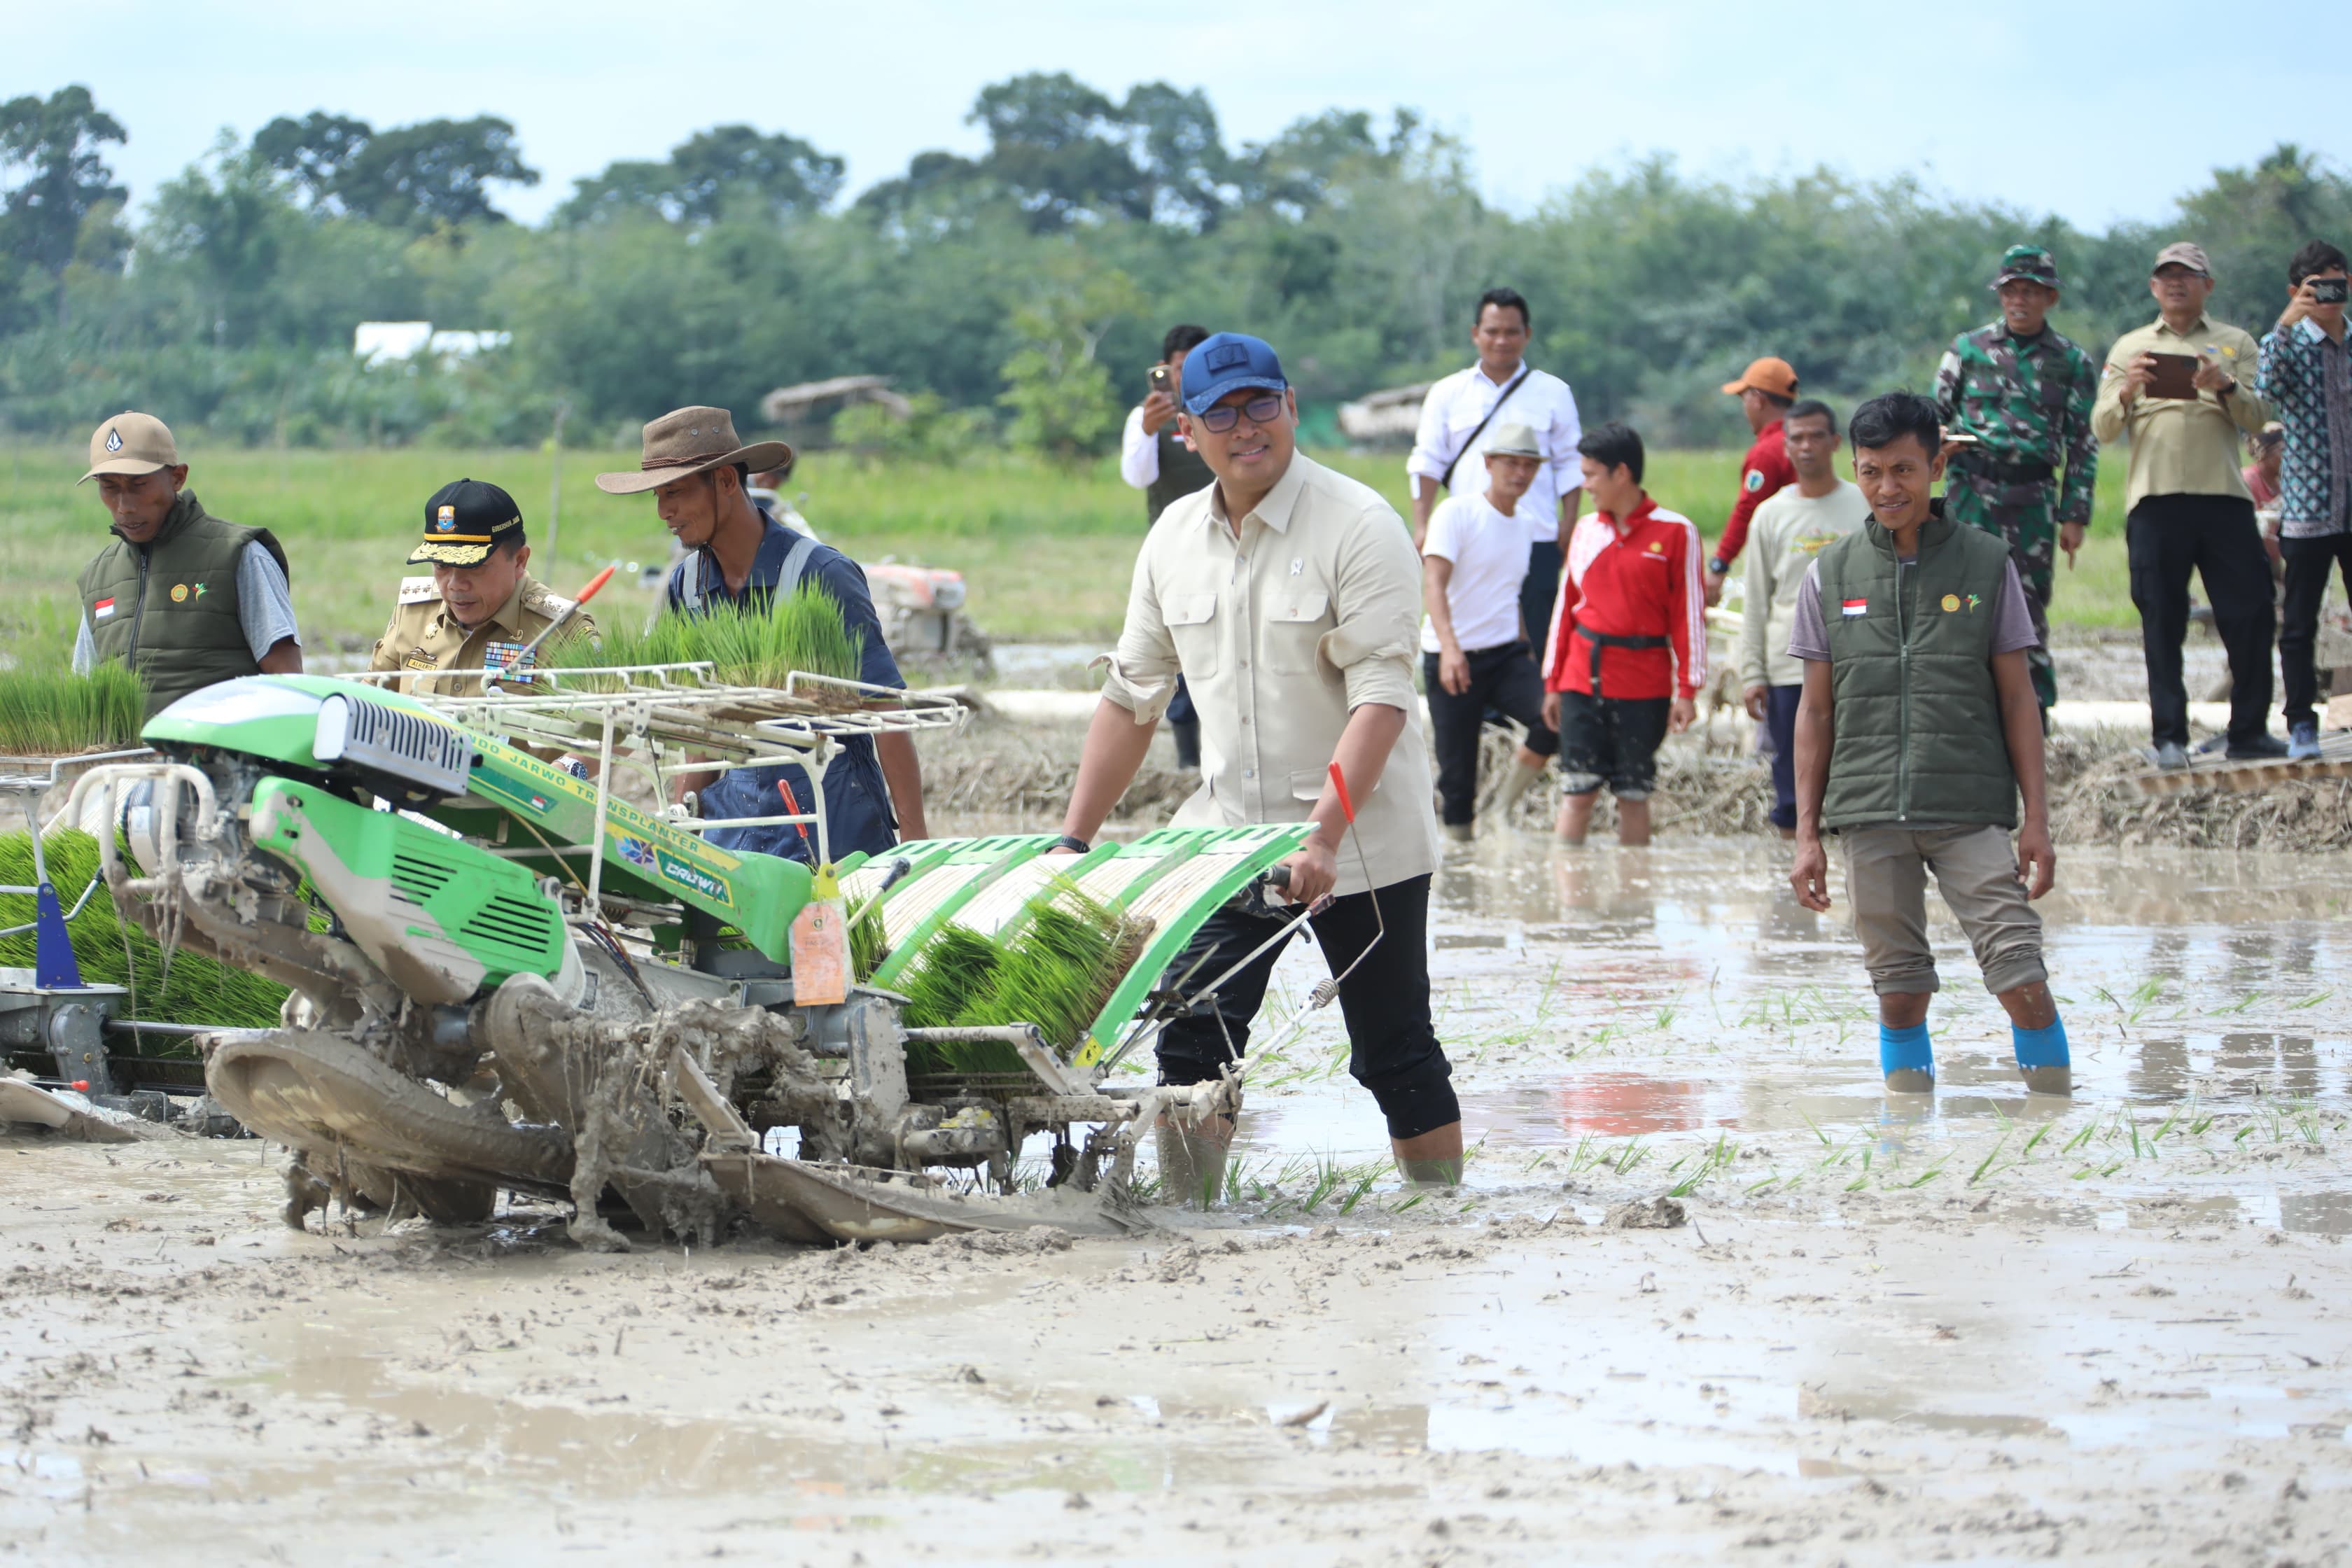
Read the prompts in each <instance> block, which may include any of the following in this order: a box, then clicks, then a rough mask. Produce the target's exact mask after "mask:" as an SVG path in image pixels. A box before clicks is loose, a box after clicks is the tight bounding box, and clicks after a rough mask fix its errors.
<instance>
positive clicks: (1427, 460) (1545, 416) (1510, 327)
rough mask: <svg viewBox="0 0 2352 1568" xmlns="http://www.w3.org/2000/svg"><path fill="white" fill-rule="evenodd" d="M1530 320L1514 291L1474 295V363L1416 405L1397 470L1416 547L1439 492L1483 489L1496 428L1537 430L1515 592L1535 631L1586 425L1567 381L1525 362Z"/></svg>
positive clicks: (1564, 544)
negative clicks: (1540, 459) (1535, 466)
mask: <svg viewBox="0 0 2352 1568" xmlns="http://www.w3.org/2000/svg"><path fill="white" fill-rule="evenodd" d="M1529 320H1530V318H1529V317H1528V302H1527V300H1525V299H1523V298H1522V297H1521V296H1520V294H1519V292H1518V290H1517V289H1487V290H1486V293H1484V294H1482V295H1480V296H1479V297H1478V310H1477V313H1476V315H1475V317H1474V318H1473V321H1472V326H1471V331H1470V342H1471V345H1472V346H1473V347H1474V348H1475V349H1476V350H1477V351H1478V363H1476V364H1474V365H1472V366H1471V367H1470V368H1469V369H1468V370H1464V371H1456V372H1455V373H1454V374H1452V375H1449V376H1447V377H1446V378H1445V379H1444V380H1443V381H1441V382H1438V383H1437V384H1435V385H1433V386H1432V387H1431V388H1430V389H1429V395H1428V396H1427V397H1426V398H1424V399H1423V401H1422V405H1421V432H1420V434H1419V435H1417V436H1416V437H1414V438H1413V443H1412V457H1410V458H1406V459H1405V465H1404V467H1405V473H1406V475H1407V476H1408V477H1409V479H1410V480H1411V482H1412V542H1413V543H1414V544H1415V545H1416V546H1418V545H1419V544H1420V543H1421V542H1422V540H1423V536H1424V535H1426V533H1427V532H1428V531H1429V516H1430V513H1431V512H1432V511H1433V510H1435V508H1436V506H1437V492H1438V491H1439V490H1440V489H1452V490H1454V492H1455V493H1457V494H1459V493H1460V492H1461V491H1463V490H1465V489H1480V490H1483V489H1486V465H1485V464H1484V463H1481V462H1480V461H1479V460H1478V458H1479V457H1480V456H1481V455H1482V454H1483V453H1485V452H1486V450H1487V449H1488V444H1489V442H1490V440H1491V438H1492V437H1493V436H1494V433H1495V426H1497V425H1499V424H1501V423H1503V422H1504V421H1506V420H1508V421H1510V422H1511V423H1513V424H1517V425H1525V426H1528V428H1529V429H1531V430H1533V431H1534V432H1535V433H1536V439H1537V440H1538V441H1539V442H1541V443H1542V445H1543V449H1544V450H1545V452H1547V453H1548V454H1549V457H1548V458H1547V459H1546V460H1545V462H1544V465H1543V468H1542V469H1541V470H1540V471H1539V472H1538V474H1537V475H1536V480H1535V483H1534V484H1532V485H1530V486H1528V493H1527V494H1526V496H1525V497H1523V498H1522V499H1521V500H1520V502H1519V506H1518V510H1517V515H1518V516H1519V517H1520V518H1521V519H1522V520H1523V521H1525V523H1526V526H1527V531H1528V543H1529V544H1530V545H1531V546H1532V547H1533V548H1532V549H1531V550H1530V551H1529V552H1528V574H1527V577H1526V578H1525V580H1524V581H1523V582H1522V583H1521V584H1520V588H1519V615H1520V618H1521V619H1522V620H1524V621H1525V622H1526V623H1527V625H1528V628H1529V629H1530V631H1531V632H1532V630H1533V628H1535V627H1537V626H1549V625H1551V606H1552V600H1553V599H1554V598H1556V597H1557V596H1558V595H1559V563H1561V561H1563V560H1565V559H1566V558H1567V552H1568V536H1569V534H1570V531H1573V530H1574V529H1575V527H1576V511H1577V507H1578V505H1579V504H1580V502H1581V501H1582V500H1583V491H1582V490H1581V489H1580V488H1579V487H1580V485H1581V483H1582V482H1583V481H1582V478H1581V470H1580V468H1578V465H1577V456H1576V444H1577V442H1578V441H1580V440H1581V439H1582V438H1583V436H1584V426H1583V424H1582V422H1581V421H1580V420H1579V419H1578V418H1577V416H1576V395H1575V394H1574V393H1572V392H1570V391H1569V389H1568V383H1566V382H1564V381H1562V380H1560V379H1559V377H1558V376H1556V375H1551V374H1547V373H1545V372H1543V371H1539V370H1537V369H1535V368H1533V367H1532V366H1530V365H1528V363H1527V351H1528V328H1529Z"/></svg>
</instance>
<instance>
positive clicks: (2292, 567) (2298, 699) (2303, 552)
mask: <svg viewBox="0 0 2352 1568" xmlns="http://www.w3.org/2000/svg"><path fill="white" fill-rule="evenodd" d="M2279 553H2280V554H2281V555H2283V556H2284V557H2285V558H2286V604H2285V605H2284V606H2283V607H2282V608H2281V610H2280V612H2279V615H2280V624H2279V644H2278V647H2279V679H2281V680H2282V681H2284V683H2285V686H2286V727H2287V731H2288V732H2289V733H2290V734H2292V733H2293V732H2294V727H2295V726H2296V725H2297V724H2316V723H2318V722H2319V716H2318V715H2317V714H2316V713H2315V712H2313V711H2312V706H2311V705H2312V704H2313V703H2314V702H2315V701H2317V700H2318V698H2319V672H2318V671H2317V670H2316V669H2315V668H2312V662H2311V656H2312V650H2313V649H2314V648H2315V647H2318V646H2319V605H2320V601H2321V600H2323V599H2325V598H2326V596H2327V579H2328V578H2329V577H2330V576H2331V575H2333V574H2336V573H2338V572H2341V573H2342V574H2344V587H2345V592H2346V593H2347V594H2352V533H2325V534H2322V535H2320V536H2319V537H2318V538H2316V539H2282V540H2280V541H2279ZM2338 695H2341V693H2338Z"/></svg>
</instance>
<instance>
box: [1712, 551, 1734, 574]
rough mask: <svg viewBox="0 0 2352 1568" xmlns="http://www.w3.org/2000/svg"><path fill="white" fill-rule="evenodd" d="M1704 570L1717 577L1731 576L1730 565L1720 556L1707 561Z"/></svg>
mask: <svg viewBox="0 0 2352 1568" xmlns="http://www.w3.org/2000/svg"><path fill="white" fill-rule="evenodd" d="M1706 569H1707V570H1708V571H1710V572H1712V573H1714V574H1716V575H1717V576H1718V577H1728V576H1730V575H1731V563H1730V562H1728V561H1726V560H1725V559H1724V558H1723V557H1722V556H1720V555H1717V556H1716V557H1714V558H1713V559H1712V560H1710V561H1708V562H1707V563H1706Z"/></svg>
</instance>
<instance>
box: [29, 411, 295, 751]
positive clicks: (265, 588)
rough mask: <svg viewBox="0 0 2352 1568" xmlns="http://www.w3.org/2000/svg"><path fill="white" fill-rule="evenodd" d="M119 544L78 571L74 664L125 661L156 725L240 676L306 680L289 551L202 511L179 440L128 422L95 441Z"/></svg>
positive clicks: (151, 421)
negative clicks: (189, 700) (174, 708)
mask: <svg viewBox="0 0 2352 1568" xmlns="http://www.w3.org/2000/svg"><path fill="white" fill-rule="evenodd" d="M91 479H96V480H97V481H98V492H99V497H100V500H103V501H105V503H106V510H107V511H108V513H109V514H110V516H111V517H112V518H113V520H114V522H113V529H112V531H113V533H114V542H112V543H110V544H109V545H108V546H107V547H106V548H105V549H104V550H101V551H100V552H98V558H97V559H96V560H94V561H92V562H91V563H89V565H87V566H85V567H83V568H82V569H81V579H80V583H79V587H80V590H81V626H80V628H79V631H78V632H76V634H75V637H74V651H73V667H74V668H75V669H76V670H78V671H79V672H80V673H82V674H85V675H86V674H88V673H89V670H90V668H91V667H92V666H94V665H96V664H97V663H98V661H99V660H100V659H106V658H111V659H118V660H120V661H121V662H122V663H123V664H125V665H128V666H129V667H130V668H131V670H132V671H133V672H134V673H136V674H137V675H138V677H139V678H140V679H142V680H143V681H145V682H146V683H147V711H148V713H149V715H150V716H152V715H153V714H155V713H158V712H160V711H162V710H163V709H165V708H168V707H170V706H171V705H172V704H173V703H174V702H176V701H178V700H180V699H181V698H183V697H185V696H186V695H187V694H188V693H189V692H191V691H196V690H200V689H203V688H205V687H207V686H211V685H213V684H214V683H215V682H217V681H223V680H233V679H236V677H238V676H240V675H260V674H269V675H299V674H301V673H302V642H301V638H300V637H298V636H297V635H296V634H295V629H294V602H293V599H292V596H291V595H290V593H289V588H288V583H287V569H286V552H285V551H283V550H282V549H280V548H278V541H277V540H276V539H275V538H273V537H271V535H270V532H269V531H268V529H266V528H240V527H238V526H237V525H236V523H233V522H230V521H226V519H223V518H217V517H214V516H213V515H211V514H210V513H209V512H207V511H205V508H204V503H203V502H202V501H200V500H196V492H195V491H194V490H192V489H188V488H187V483H188V465H187V464H185V463H183V462H182V461H180V454H179V449H178V447H176V446H175V445H174V444H173V440H172V432H171V430H170V429H169V428H167V427H166V426H164V424H163V421H162V420H161V419H158V418H156V417H154V416H152V415H149V414H132V413H128V412H125V413H121V414H118V415H116V416H114V417H113V418H111V419H110V420H108V421H107V422H106V423H105V424H103V425H100V426H99V427H98V429H97V430H96V431H95V432H94V433H93V434H92V435H91V436H90V438H89V472H88V473H86V474H84V475H83V476H82V477H81V482H84V483H87V482H88V481H89V480H91Z"/></svg>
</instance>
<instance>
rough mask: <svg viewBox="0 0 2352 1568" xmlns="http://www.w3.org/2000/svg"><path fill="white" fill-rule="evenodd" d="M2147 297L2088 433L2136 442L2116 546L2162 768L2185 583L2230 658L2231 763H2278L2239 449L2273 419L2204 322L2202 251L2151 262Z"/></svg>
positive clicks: (2169, 755) (2265, 632) (2242, 353)
mask: <svg viewBox="0 0 2352 1568" xmlns="http://www.w3.org/2000/svg"><path fill="white" fill-rule="evenodd" d="M2147 288H2148V292H2149V293H2150V294H2152V295H2154V296H2155V297H2156V306H2157V319H2156V321H2155V322H2154V323H2153V324H2151V325H2149V326H2145V327H2141V328H2139V329H2137V331H2129V332H2126V333H2125V334H2124V335H2123V336H2122V337H2120V338H2117V339H2116V343H2115V346H2114V347H2113V348H2111V349H2109V350H2108V351H2107V363H2106V371H2105V379H2104V380H2103V381H2101V383H2100V384H2099V399H2098V402H2097V404H2096V405H2094V406H2093V408H2092V410H2091V429H2092V433H2093V434H2094V435H2095V436H2097V437H2098V438H2099V439H2100V440H2101V441H2102V442H2112V441H2114V440H2115V439H2116V437H2119V436H2121V435H2122V434H2123V433H2124V431H2125V430H2126V428H2128V429H2129V430H2130V431H2131V467H2130V470H2129V473H2130V477H2129V479H2127V480H2126V485H2125V489H2124V500H2125V505H2126V507H2128V508H2129V513H2128V517H2127V520H2126V523H2125V535H2124V537H2125V542H2126V547H2127V548H2128V550H2129V551H2130V554H2131V594H2132V603H2133V604H2134V605H2137V606H2138V609H2139V626H2140V647H2141V649H2142V650H2143V652H2144V653H2145V655H2146V657H2147V706H2148V718H2149V724H2150V728H2151V730H2152V731H2154V740H2155V742H2156V743H2155V747H2154V756H2155V761H2156V765H2157V766H2158V767H2160V768H2185V767H2187V766H2188V765H2189V690H2188V688H2187V687H2186V686H2185V685H2184V684H2182V681H2181V678H2180V645H2181V643H2182V642H2183V641H2185V640H2186V639H2187V637H2188V636H2189V575H2190V574H2192V573H2194V574H2198V575H2200V576H2202V577H2203V578H2204V580H2205V597H2206V599H2207V600H2208V601H2209V602H2210V604H2211V605H2212V606H2213V625H2214V626H2215V628H2216V629H2218V630H2219V631H2220V632H2221V646H2222V647H2225V648H2227V649H2229V652H2230V732H2229V748H2230V749H2229V754H2230V756H2231V757H2232V758H2233V759H2234V758H2253V757H2284V756H2285V755H2286V742H2284V741H2281V740H2280V739H2279V738H2278V737H2277V736H2275V735H2273V734H2272V733H2271V732H2270V730H2269V721H2270V706H2271V635H2272V633H2273V631H2274V630H2275V629H2276V626H2277V622H2276V620H2275V618H2274V616H2273V612H2272V608H2271V573H2270V563H2269V562H2268V561H2267V560H2265V559H2264V558H2263V545H2262V536H2261V533H2260V531H2259V530H2258V529H2257V527H2256V525H2255V522H2254V502H2253V498H2252V496H2251V495H2249V494H2248V493H2247V490H2246V481H2245V480H2244V479H2242V477H2240V475H2239V473H2238V442H2239V437H2241V436H2242V435H2245V436H2251V435H2252V434H2254V433H2255V432H2256V431H2259V430H2260V429H2261V428H2262V427H2263V421H2264V420H2265V419H2267V418H2269V417H2270V416H2269V415H2268V414H2267V413H2266V412H2265V411H2264V409H2263V400H2262V399H2261V398H2260V397H2259V396H2257V395H2255V393H2254V389H2253V380H2254V374H2255V363H2256V360H2257V358H2258V353H2257V351H2256V349H2255V347H2254V340H2253V339H2252V338H2251V337H2249V336H2248V335H2247V334H2246V333H2245V332H2244V331H2242V330H2241V329H2239V328H2236V327H2232V326H2229V325H2227V324H2225V323H2223V322H2221V321H2213V320H2211V319H2210V318H2209V317H2208V316H2207V315H2206V314H2205V301H2206V300H2207V299H2208V298H2209V297H2210V295H2211V294H2212V292H2213V269H2212V268H2211V266H2210V264H2209V263H2208V262H2207V261H2206V259H2205V251H2204V247H2201V246H2197V245H2192V244H2190V243H2189V241H2187V240H2179V241H2176V242H2175V243H2173V244H2171V245H2168V246H2166V247H2164V248H2163V249H2162V250H2160V251H2158V252H2157V257H2156V265H2155V267H2154V268H2151V269H2150V273H2149V277H2148V280H2147Z"/></svg>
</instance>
